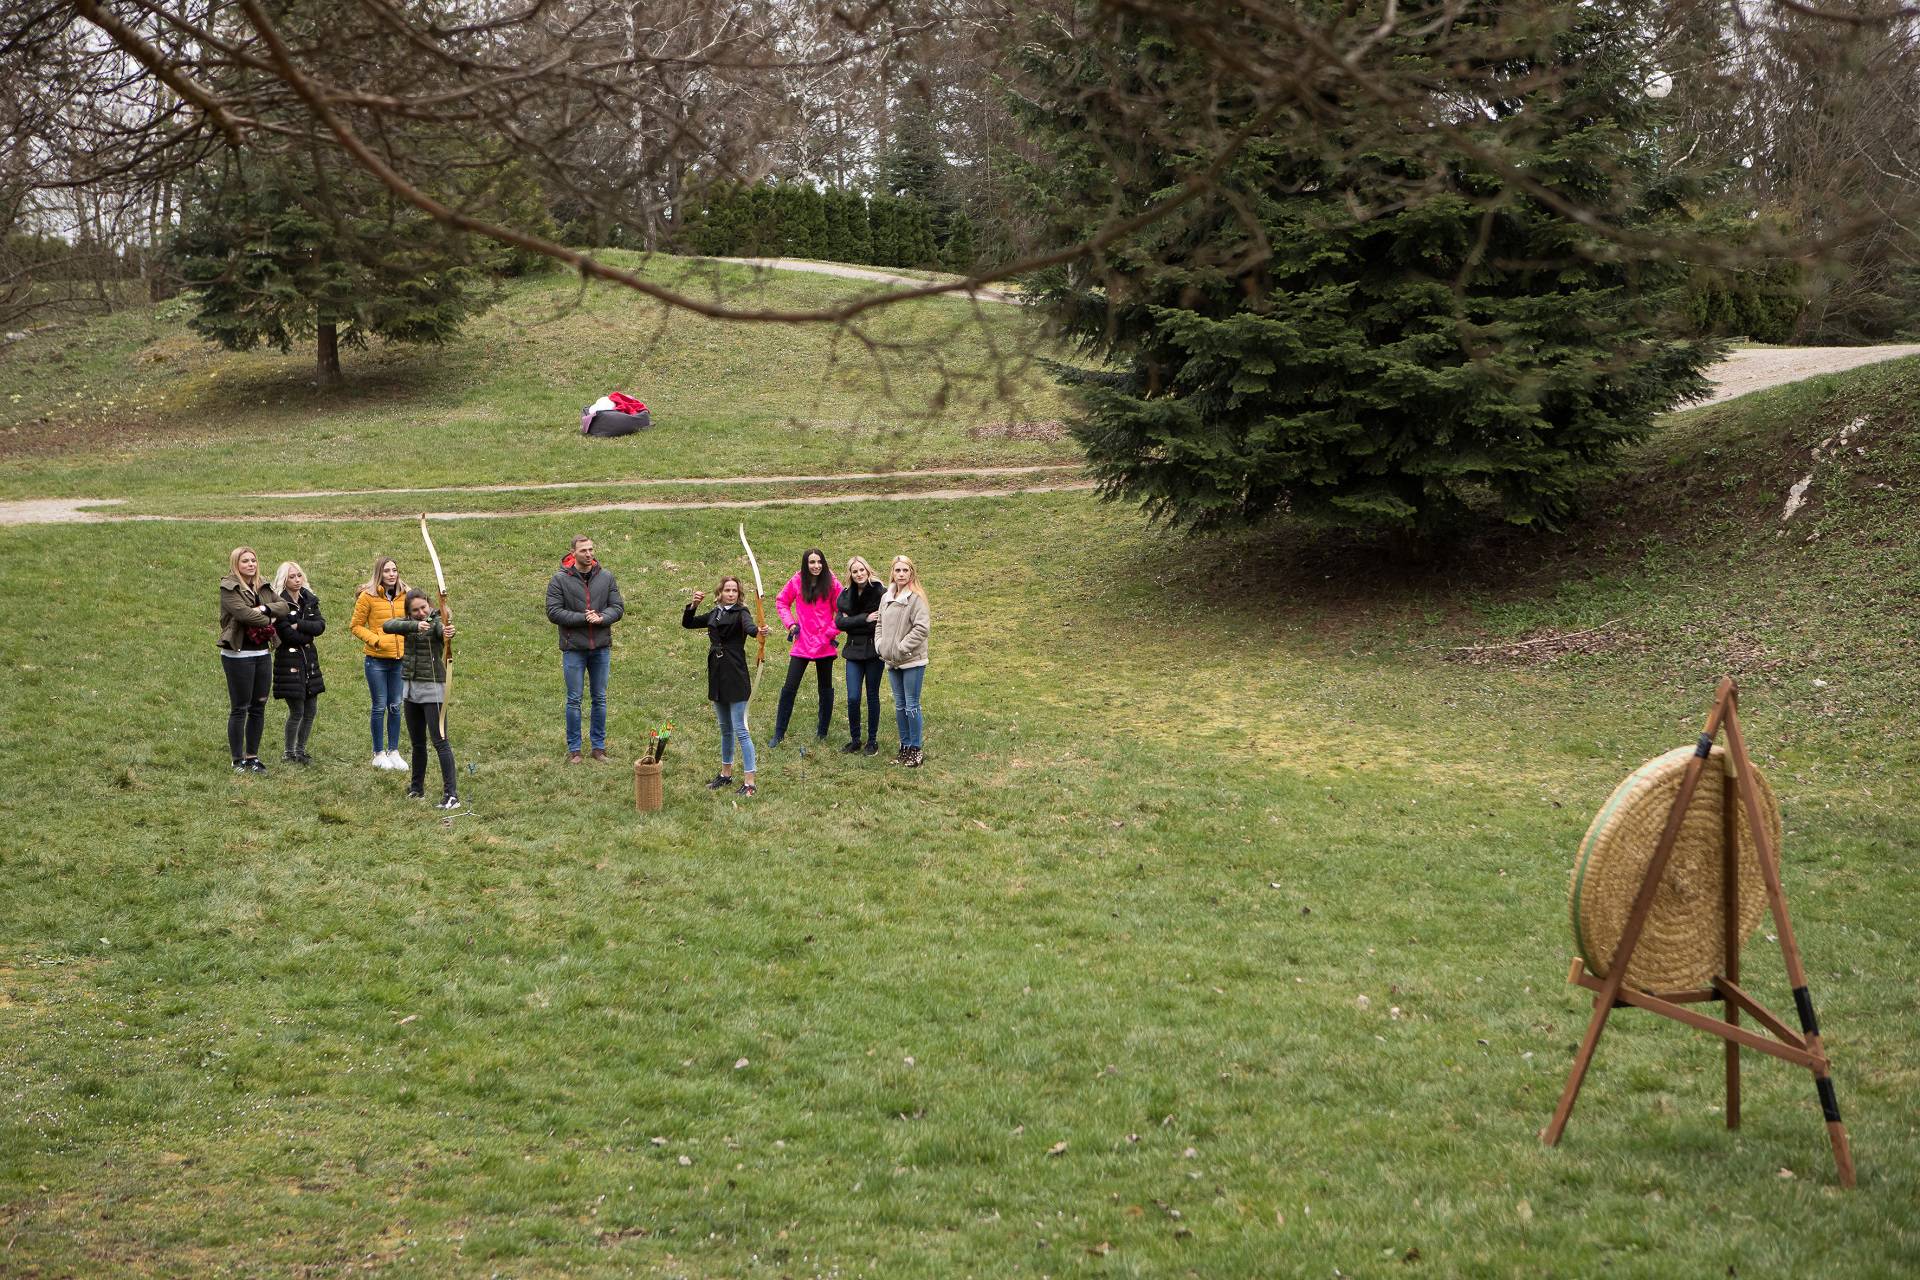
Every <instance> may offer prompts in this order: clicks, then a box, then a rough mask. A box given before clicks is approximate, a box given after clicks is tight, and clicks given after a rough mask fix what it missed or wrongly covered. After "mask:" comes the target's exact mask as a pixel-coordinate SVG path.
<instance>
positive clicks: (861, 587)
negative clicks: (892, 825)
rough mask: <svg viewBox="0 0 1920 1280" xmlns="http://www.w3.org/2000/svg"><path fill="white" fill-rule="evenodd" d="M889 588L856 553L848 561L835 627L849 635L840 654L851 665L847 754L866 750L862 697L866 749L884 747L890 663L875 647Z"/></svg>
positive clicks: (869, 753)
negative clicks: (883, 690)
mask: <svg viewBox="0 0 1920 1280" xmlns="http://www.w3.org/2000/svg"><path fill="white" fill-rule="evenodd" d="M886 591H887V589H886V588H885V587H883V586H881V585H880V581H879V579H877V578H875V577H874V576H873V566H872V565H870V564H868V563H867V562H866V560H865V559H863V558H862V557H860V556H855V557H853V558H852V559H851V560H849V561H847V585H846V586H845V587H843V588H841V590H840V599H839V600H838V602H836V604H835V606H834V619H833V623H834V625H835V626H837V627H839V628H840V631H841V634H843V635H845V636H846V637H847V643H846V647H845V648H843V649H842V650H841V651H840V656H841V657H842V658H843V659H845V660H846V664H847V732H848V733H850V734H852V735H853V741H851V742H849V743H847V745H846V746H844V747H842V748H840V750H841V751H843V752H845V753H846V754H847V755H852V754H853V753H854V752H856V751H860V750H862V747H861V745H860V696H861V691H862V690H863V689H864V690H865V693H866V701H867V742H866V746H865V748H864V749H865V751H866V753H867V754H868V755H873V754H875V753H877V752H878V751H879V750H880V742H879V737H880V676H881V673H882V672H884V671H885V670H886V666H887V664H886V663H884V662H882V661H880V653H879V650H877V649H875V648H874V647H873V628H874V624H875V622H876V621H878V619H879V616H880V614H879V610H880V597H881V596H883V595H885V594H886Z"/></svg>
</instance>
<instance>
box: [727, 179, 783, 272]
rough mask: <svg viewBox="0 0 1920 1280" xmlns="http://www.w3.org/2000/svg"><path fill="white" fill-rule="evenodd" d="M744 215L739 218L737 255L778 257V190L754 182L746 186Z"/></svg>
mask: <svg viewBox="0 0 1920 1280" xmlns="http://www.w3.org/2000/svg"><path fill="white" fill-rule="evenodd" d="M745 203H746V210H745V213H746V216H745V218H744V219H743V220H742V224H743V225H742V226H741V234H740V241H739V245H740V247H739V249H738V253H739V255H740V256H741V257H746V258H761V257H775V256H778V255H779V253H780V250H781V244H782V240H781V235H782V232H781V217H780V215H781V209H780V197H779V193H778V192H776V191H774V189H773V188H771V187H767V186H762V185H759V184H755V185H754V186H751V187H749V188H747V199H746V202H745Z"/></svg>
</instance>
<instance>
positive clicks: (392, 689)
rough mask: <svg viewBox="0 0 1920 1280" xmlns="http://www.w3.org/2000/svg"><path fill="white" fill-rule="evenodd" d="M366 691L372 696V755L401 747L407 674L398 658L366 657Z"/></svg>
mask: <svg viewBox="0 0 1920 1280" xmlns="http://www.w3.org/2000/svg"><path fill="white" fill-rule="evenodd" d="M367 691H368V692H369V693H370V694H372V695H373V716H372V719H371V721H370V727H371V728H372V730H373V754H375V755H379V754H380V753H381V752H382V751H398V750H399V749H400V704H401V702H402V701H404V700H405V699H406V696H407V677H406V673H405V671H404V670H403V669H402V664H401V661H400V659H398V658H376V657H374V656H372V655H371V654H369V655H368V656H367ZM383 721H384V722H385V724H386V728H387V734H386V738H385V743H386V745H385V746H382V745H381V742H382V739H381V736H380V726H381V723H382V722H383Z"/></svg>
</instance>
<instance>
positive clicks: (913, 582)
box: [887, 556, 933, 604]
mask: <svg viewBox="0 0 1920 1280" xmlns="http://www.w3.org/2000/svg"><path fill="white" fill-rule="evenodd" d="M893 563H894V564H895V565H901V564H904V565H906V566H907V590H909V591H911V592H913V594H915V595H917V596H919V597H920V598H921V599H922V600H927V589H926V588H925V587H923V586H921V585H920V570H919V569H917V568H915V567H914V563H913V557H912V556H895V557H894V558H893ZM887 586H888V587H889V588H891V587H892V586H893V575H892V574H891V573H889V574H888V575H887ZM927 603H928V604H932V603H933V602H932V601H931V600H927Z"/></svg>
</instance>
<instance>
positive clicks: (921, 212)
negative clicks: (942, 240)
mask: <svg viewBox="0 0 1920 1280" xmlns="http://www.w3.org/2000/svg"><path fill="white" fill-rule="evenodd" d="M900 215H901V216H900V222H899V226H900V261H899V262H898V263H896V264H895V265H896V266H902V267H914V268H917V269H920V270H926V271H932V270H936V269H938V268H939V266H940V247H939V246H938V245H937V244H936V243H935V242H934V236H933V211H932V210H931V209H930V208H928V207H927V205H926V204H925V203H924V202H923V201H919V200H902V201H901V202H900Z"/></svg>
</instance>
